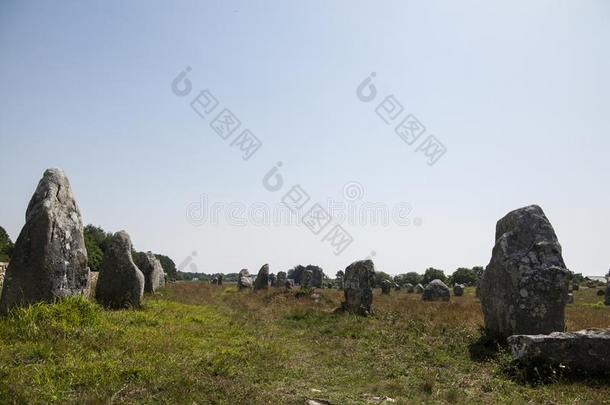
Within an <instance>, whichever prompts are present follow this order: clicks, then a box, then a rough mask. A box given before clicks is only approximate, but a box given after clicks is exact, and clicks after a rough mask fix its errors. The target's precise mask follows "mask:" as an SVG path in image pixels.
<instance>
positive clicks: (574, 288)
mask: <svg viewBox="0 0 610 405" xmlns="http://www.w3.org/2000/svg"><path fill="white" fill-rule="evenodd" d="M578 290H580V285H579V284H578V283H573V284H572V291H578Z"/></svg>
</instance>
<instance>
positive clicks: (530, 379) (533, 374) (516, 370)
mask: <svg viewBox="0 0 610 405" xmlns="http://www.w3.org/2000/svg"><path fill="white" fill-rule="evenodd" d="M502 374H504V375H505V376H506V377H507V378H509V379H510V380H511V381H513V382H515V383H517V384H520V385H528V386H540V385H551V384H556V383H562V384H569V383H580V384H584V385H587V386H589V387H594V388H598V387H608V385H610V370H609V371H606V372H601V373H599V372H597V373H593V372H589V371H587V370H579V369H570V368H568V367H565V366H563V365H557V364H550V363H543V362H537V363H525V362H520V361H511V362H509V363H507V364H505V365H504V366H503V367H502Z"/></svg>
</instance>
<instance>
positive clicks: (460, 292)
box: [453, 284, 464, 297]
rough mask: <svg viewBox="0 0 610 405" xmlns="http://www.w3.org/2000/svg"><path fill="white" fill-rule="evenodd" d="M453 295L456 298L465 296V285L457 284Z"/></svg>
mask: <svg viewBox="0 0 610 405" xmlns="http://www.w3.org/2000/svg"><path fill="white" fill-rule="evenodd" d="M453 295H455V296H456V297H461V296H462V295H464V285H463V284H456V285H454V286H453Z"/></svg>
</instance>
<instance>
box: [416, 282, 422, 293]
mask: <svg viewBox="0 0 610 405" xmlns="http://www.w3.org/2000/svg"><path fill="white" fill-rule="evenodd" d="M415 292H416V293H417V294H421V293H423V292H424V286H423V285H421V284H417V285H416V286H415Z"/></svg>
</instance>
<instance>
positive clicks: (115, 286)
mask: <svg viewBox="0 0 610 405" xmlns="http://www.w3.org/2000/svg"><path fill="white" fill-rule="evenodd" d="M131 249H132V245H131V239H130V238H129V235H128V234H127V232H125V231H120V232H117V233H115V234H114V235H113V236H112V239H111V240H110V244H109V245H108V248H107V249H106V252H105V253H104V258H103V259H102V264H101V265H100V271H99V275H98V279H97V285H96V288H95V300H96V301H97V302H99V303H100V304H101V305H102V306H105V307H107V308H130V307H138V306H140V302H141V299H142V294H144V283H145V282H144V274H142V272H141V271H140V269H138V267H137V266H136V264H135V263H134V262H133V258H132V257H131Z"/></svg>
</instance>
